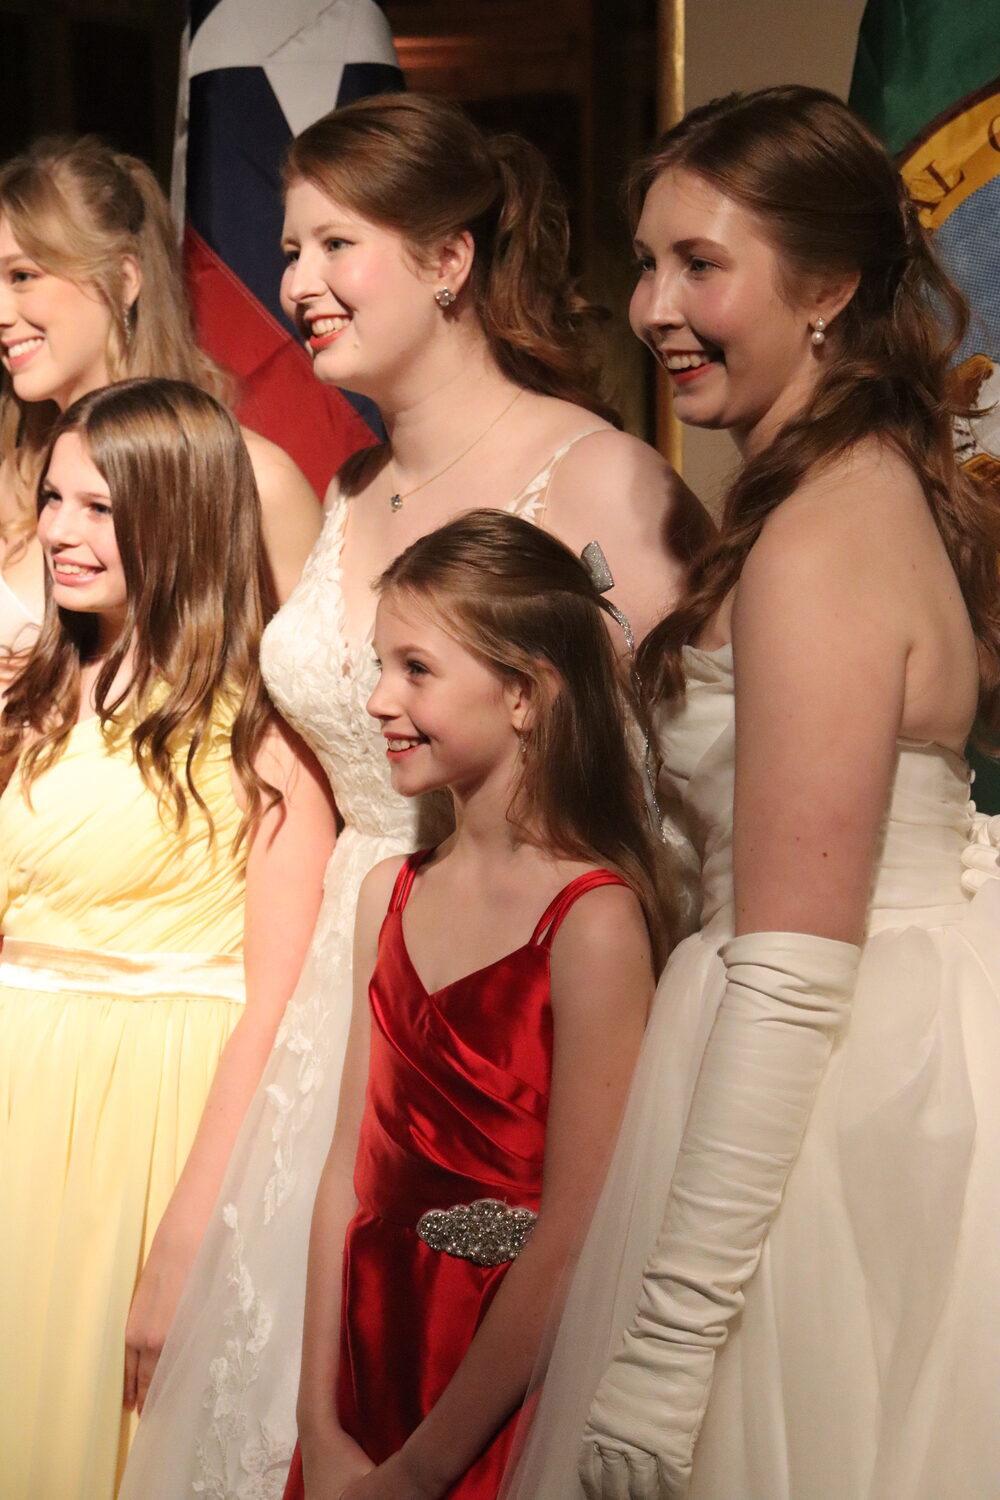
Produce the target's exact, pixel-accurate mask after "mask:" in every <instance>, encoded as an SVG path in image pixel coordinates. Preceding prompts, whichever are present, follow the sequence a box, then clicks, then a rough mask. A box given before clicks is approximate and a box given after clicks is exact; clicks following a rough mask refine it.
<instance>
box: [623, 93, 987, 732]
mask: <svg viewBox="0 0 1000 1500" xmlns="http://www.w3.org/2000/svg"><path fill="white" fill-rule="evenodd" d="M668 168H682V169H684V170H685V171H688V172H692V173H694V174H695V175H696V176H698V177H700V178H702V179H703V180H704V181H705V182H708V183H710V184H711V185H712V186H713V187H715V188H717V189H718V190H719V191H720V192H722V193H724V194H725V195H726V196H727V197H728V198H731V199H732V200H733V201H734V202H736V203H738V204H740V206H741V207H743V208H745V209H747V210H748V211H749V212H750V213H751V214H752V215H753V216H754V218H755V220H756V221H757V224H758V225H759V227H760V231H761V233H762V234H763V235H764V236H765V237H766V239H767V240H768V241H769V243H770V244H771V246H772V248H773V249H774V250H775V252H776V254H777V256H778V260H779V264H780V266H781V268H782V270H783V275H784V281H785V290H787V291H788V292H789V294H792V293H794V291H795V289H796V288H797V287H800V286H801V285H802V284H803V283H805V282H807V281H808V280H809V279H811V278H815V277H816V276H817V275H820V276H822V275H823V274H824V273H826V274H830V273H836V274H839V275H845V274H855V273H856V274H858V276H859V278H860V279H859V282H858V288H857V291H856V292H855V294H854V296H853V297H852V299H851V301H850V302H849V303H848V305H847V307H846V308H845V309H844V310H843V312H841V313H840V314H839V315H838V317H837V319H836V321H835V322H834V323H833V325H832V327H831V328H830V329H829V330H828V331H827V337H826V344H825V346H824V350H823V359H822V360H821V361H820V375H819V380H818V384H817V387H816V390H815V394H814V396H813V398H812V400H811V401H810V403H809V405H808V407H807V408H806V409H805V410H804V411H801V412H800V413H799V414H798V415H797V416H795V417H793V418H792V419H791V420H790V421H788V422H787V423H786V424H785V425H784V426H783V427H782V428H781V429H780V431H779V432H778V433H777V434H776V435H775V437H774V438H773V440H772V441H771V442H770V444H769V445H768V446H767V447H766V448H765V449H764V450H763V451H762V452H760V453H758V454H756V455H755V456H754V457H753V458H752V459H751V460H750V461H749V462H748V463H747V464H746V465H745V466H744V467H743V469H742V470H741V472H740V473H739V474H738V475H737V477H736V479H735V481H734V483H733V484H732V486H731V487H730V489H729V492H728V494H727V495H726V498H725V503H724V510H723V519H722V526H721V530H720V535H719V537H718V539H717V540H716V541H714V542H712V543H710V544H709V545H708V546H707V547H706V548H705V550H704V551H703V552H702V553H701V555H700V557H698V558H697V559H696V560H695V562H694V565H693V567H692V569H691V571H690V574H689V587H688V590H687V593H686V596H685V598H684V599H683V601H682V602H681V604H680V606H679V607H678V608H677V609H675V610H674V611H673V612H672V613H671V614H670V615H668V616H667V617H666V619H665V620H663V621H661V622H660V624H659V625H657V626H656V627H655V628H654V629H653V630H652V632H651V633H650V634H649V635H648V636H647V638H646V640H645V641H644V642H643V644H642V646H641V648H640V651H639V657H638V665H639V671H640V674H641V677H642V680H643V683H644V686H645V689H646V691H647V693H648V694H649V695H650V696H652V697H653V698H670V697H672V696H674V695H677V694H680V693H681V692H682V691H683V676H682V670H681V661H680V652H681V647H682V645H684V643H685V642H689V641H693V640H694V639H695V638H696V637H697V636H698V634H699V632H700V631H701V630H702V629H703V627H704V626H705V625H706V624H707V622H708V621H709V620H710V619H711V618H712V616H713V615H714V614H715V612H716V611H717V610H718V608H719V606H720V605H721V604H722V602H723V600H724V599H725V598H726V596H727V594H728V593H729V592H730V590H731V589H732V588H733V586H734V585H735V584H736V582H737V580H738V578H739V576H740V572H741V570H742V567H743V564H744V562H745V561H746V557H747V554H748V552H749V551H750V549H751V547H752V546H753V545H754V543H755V542H756V540H757V538H758V536H759V535H760V532H761V528H762V526H763V524H764V521H765V520H766V518H767V516H768V515H769V514H770V513H771V511H773V510H774V508H775V507H776V506H778V505H780V504H781V502H782V501H783V500H785V499H786V498H787V497H788V496H789V495H790V494H791V493H792V492H793V490H795V489H796V487H797V486H798V485H799V484H800V483H801V481H802V479H803V478H804V477H805V475H806V474H808V473H809V472H810V471H812V470H814V469H817V468H818V467H820V466H822V465H823V464H825V463H827V462H829V461H830V460H832V459H833V458H835V457H836V456H837V455H838V454H841V453H844V452H846V451H847V450H849V449H850V448H851V447H852V446H853V445H854V444H856V443H859V442H861V441H862V440H863V439H864V438H866V437H869V436H876V437H878V438H879V439H880V440H882V441H884V442H887V443H890V444H892V445H893V446H894V447H895V448H896V449H897V451H898V452H899V453H900V454H901V455H902V456H903V458H904V459H905V460H906V462H907V463H908V464H909V465H910V466H911V467H912V469H913V471H914V473H915V474H916V475H917V478H918V479H919V481H920V484H921V486H922V488H923V491H924V494H925V495H926V497H927V503H928V505H929V506H930V509H931V512H932V514H933V516H934V520H935V522H936V524H937V527H938V530H939V532H940V534H941V537H942V540H943V542H944V545H945V547H946V549H947V551H948V556H949V558H950V559H951V563H952V566H953V568H954V570H955V573H956V575H957V577H958V580H959V584H960V586H961V589H962V593H963V596H964V598H965V603H966V607H967V609H968V611H969V616H970V618H971V621H972V626H973V629H974V631H975V635H976V639H977V642H978V645H979V667H980V700H979V720H978V732H979V733H980V734H981V735H982V737H983V740H984V743H990V744H996V743H998V742H1000V588H998V583H997V566H998V557H1000V506H998V504H997V497H996V494H995V493H991V492H990V491H988V490H986V489H985V488H984V487H982V486H981V485H979V484H978V483H977V482H976V481H975V479H973V478H972V477H971V476H969V475H967V474H965V473H963V472H962V470H961V469H960V468H959V467H958V465H957V463H956V460H955V456H954V449H953V443H952V422H953V419H954V417H955V416H956V415H958V414H962V415H968V413H967V412H960V411H959V409H958V407H957V405H956V403H955V402H954V401H953V399H952V396H951V394H950V385H949V366H950V363H951V359H952V356H953V354H954V352H955V350H956V349H957V347H958V345H959V343H960V342H961V339H962V336H963V334H964V332H965V328H966V324H967V320H968V312H967V308H966V305H965V302H964V299H963V298H962V296H961V294H960V293H959V292H958V290H957V289H956V288H955V287H954V285H953V284H952V283H951V281H950V280H949V279H948V277H947V275H946V274H945V272H944V271H943V270H942V268H941V266H940V265H939V263H938V261H937V259H936V257H935V255H934V252H933V250H932V248H931V245H930V241H929V239H928V237H927V235H926V233H925V232H924V230H923V228H922V227H921V225H920V222H919V219H918V217H917V211H916V209H915V207H914V205H913V204H912V203H911V201H910V199H909V197H908V195H907V192H906V188H905V186H904V184H903V182H902V179H901V178H900V176H899V173H898V172H897V170H896V168H895V166H894V165H893V163H892V161H891V160H890V159H889V157H888V155H887V154H886V152H885V150H884V148H883V146H882V145H881V143H880V142H879V141H878V140H877V139H876V137H875V136H874V135H873V134H872V133H871V132H870V131H869V130H868V129H867V127H866V126H865V125H863V124H862V123H861V121H860V120H858V119H857V117H856V116H855V115H854V114H852V113H851V111H850V110H849V109H848V108H847V107H846V105H844V104H843V103H842V102H841V101H840V100H839V99H837V98H835V97H834V96H833V95H832V94H827V93H824V92H822V91H821V90H818V89H811V88H804V87H799V86H787V87H780V88H769V89H762V90H760V91H758V92H757V93H752V94H745V95H740V94H732V95H730V96H729V97H727V98H725V99H719V100H715V101H714V102H713V103H711V104H706V105H704V106H703V107H701V108H699V109H694V110H691V112H690V113H689V114H688V115H686V116H685V118H684V119H683V120H682V121H681V122H680V124H678V125H677V126H675V127H674V128H673V129H672V130H670V131H668V132H667V134H666V135H665V136H663V138H662V139H661V140H660V142H659V143H658V145H657V146H656V147H655V149H654V150H653V151H652V152H651V153H650V154H649V155H648V156H647V157H645V158H644V159H643V160H641V161H640V162H639V163H638V164H637V165H636V167H635V168H634V170H633V172H632V174H631V178H630V180H629V184H628V197H629V206H630V212H631V216H632V219H633V222H637V221H638V217H639V214H640V212H641V209H642V204H643V201H644V199H645V196H646V193H647V192H648V191H649V188H650V187H651V186H652V184H653V183H654V182H655V180H656V179H657V177H658V176H659V175H660V173H661V172H664V171H666V170H667V169H668Z"/></svg>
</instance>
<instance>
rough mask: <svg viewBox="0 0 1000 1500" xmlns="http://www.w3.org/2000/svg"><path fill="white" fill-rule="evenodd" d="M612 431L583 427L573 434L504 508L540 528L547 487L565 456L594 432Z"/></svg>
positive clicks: (544, 509)
mask: <svg viewBox="0 0 1000 1500" xmlns="http://www.w3.org/2000/svg"><path fill="white" fill-rule="evenodd" d="M613 430H614V429H613V428H608V427H607V426H601V427H585V428H583V430H582V431H580V432H576V433H574V434H573V436H572V437H571V438H567V440H566V442H564V443H562V444H560V446H559V447H558V448H557V449H556V451H555V452H554V453H553V454H552V457H551V458H550V459H549V461H548V463H546V464H545V465H544V467H543V468H541V469H539V471H538V473H537V474H536V475H535V476H534V478H533V479H530V480H529V481H528V483H527V484H526V485H525V486H524V488H523V489H522V490H521V492H520V494H519V495H517V497H516V498H515V499H514V500H513V502H512V503H511V504H510V505H509V506H507V507H506V508H507V509H508V510H509V511H510V513H511V515H514V516H520V517H521V519H522V520H524V521H531V522H532V524H533V525H535V526H541V525H542V523H543V521H544V519H545V511H546V508H547V506H548V503H549V486H550V484H551V483H552V476H553V475H554V474H555V472H556V469H558V467H559V465H560V463H561V462H562V460H563V459H564V458H565V456H566V454H567V453H568V452H569V450H570V449H571V448H575V447H576V444H577V443H580V442H582V441H583V439H584V438H588V437H593V435H594V433H595V432H608V431H613Z"/></svg>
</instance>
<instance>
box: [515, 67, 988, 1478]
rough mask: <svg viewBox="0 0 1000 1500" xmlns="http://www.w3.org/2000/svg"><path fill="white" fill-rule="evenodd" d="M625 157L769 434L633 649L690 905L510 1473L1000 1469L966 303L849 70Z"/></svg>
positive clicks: (677, 338) (982, 581)
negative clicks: (956, 372) (637, 156)
mask: <svg viewBox="0 0 1000 1500" xmlns="http://www.w3.org/2000/svg"><path fill="white" fill-rule="evenodd" d="M634 191H635V210H636V218H637V221H638V222H637V229H636V244H637V250H638V254H639V256H640V267H641V270H640V275H639V282H638V286H637V289H636V292H635V294H634V298H633V303H632V320H633V326H634V327H635V329H636V331H637V332H638V333H639V334H640V335H641V337H643V338H644V339H645V340H646V341H647V342H648V343H649V344H650V346H651V347H652V348H653V349H654V350H655V351H656V353H657V354H658V356H659V357H660V358H661V359H662V360H663V362H664V363H665V364H666V366H667V368H668V369H669V370H670V371H671V375H672V383H673V387H674V395H675V400H676V405H677V410H678V413H679V414H680V415H681V416H682V418H683V419H684V420H686V421H690V422H693V423H698V424H702V425H711V426H716V427H720V426H725V427H727V428H729V429H730V430H731V432H732V433H733V435H734V437H735V439H736V441H737V443H738V445H739V447H740V449H741V452H742V456H743V459H744V467H743V470H742V472H741V473H740V475H739V476H738V477H737V479H736V481H735V483H734V485H733V487H732V489H731V491H730V493H729V495H728V497H727V502H726V510H725V514H724V520H723V530H722V538H721V542H720V543H719V544H718V545H716V546H712V547H710V548H708V549H706V552H705V553H704V554H703V556H702V558H701V559H700V560H699V561H698V562H696V563H695V565H694V567H693V569H692V582H691V590H690V593H689V595H688V596H687V598H686V600H685V601H684V603H683V604H682V606H681V607H680V608H679V609H678V610H677V611H676V612H675V613H674V614H673V615H672V616H671V617H668V618H667V619H666V620H665V621H664V622H663V624H662V625H661V626H660V627H658V628H657V630H656V631H654V632H653V634H652V635H651V636H650V637H649V639H648V640H647V641H646V642H645V643H644V645H643V648H642V650H641V652H640V668H641V670H642V671H643V673H644V676H645V679H646V682H647V685H648V686H649V687H650V689H651V691H652V692H653V693H654V695H655V697H656V698H658V700H659V703H660V716H661V728H662V748H663V760H664V770H665V776H666V779H667V782H668V784H669V785H670V786H671V787H672V789H673V790H674V791H675V792H676V793H677V794H678V795H679V797H680V799H681V801H682V803H683V806H684V809H685V812H686V815H687V821H688V826H689V831H690V835H691V838H692V840H693V843H694V846H695V848H696V850H697V853H698V855H699V856H700V859H701V862H702V876H703V908H702V915H701V930H700V932H698V933H696V934H695V935H694V936H693V937H691V938H689V939H688V940H687V941H686V942H685V943H683V944H682V945H681V946H680V947H679V948H678V949H677V951H676V952H675V954H674V955H673V957H672V959H671V961H670V963H669V964H668V965H667V969H666V971H665V973H664V975H663V978H662V980H661V982H660V986H659V989H658V992H657V998H656V1000H655V1002H654V1007H653V1014H652V1019H651V1022H650V1026H649V1029H648V1032H647V1039H646V1042H645V1044H644V1051H643V1056H642V1058H641V1060H640V1064H639V1069H638V1072H637V1075H636V1081H635V1084H634V1087H633V1093H632V1098H631V1102H630V1105H629V1108H628V1112H627V1115H626V1119H625V1122H624V1125H623V1130H622V1134H621V1138H620V1140H619V1145H618V1149H617V1153H616V1157H615V1161H614V1164H613V1166H612V1169H611V1173H610V1177H609V1180H608V1183H607V1185H606V1188H605V1192H604V1195H603V1197H602V1200H601V1203H600V1205H599V1207H598V1210H597V1213H596V1215H595V1218H594V1221H593V1224H592V1226H591V1230H590V1234H589V1236H588V1239H587V1243H586V1245H585V1247H584V1250H583V1253H582V1256H581V1260H580V1262H579V1265H578V1267H577V1271H576V1275H575V1279H574V1283H573V1286H572V1289H571V1291H570V1294H569V1299H568V1303H567V1307H566V1310H565V1314H564V1317H563V1319H562V1323H561V1327H560V1330H559V1333H558V1335H557V1338H556V1341H555V1346H554V1350H553V1353H552V1357H551V1361H550V1364H549V1368H548V1374H547V1377H546V1383H545V1387H544V1390H543V1392H542V1396H541V1400H540V1403H539V1407H538V1412H537V1417H536V1421H535V1423H534V1426H533V1429H532V1431H531V1433H530V1435H529V1437H528V1439H527V1443H526V1448H525V1451H524V1452H523V1454H522V1460H521V1465H520V1468H519V1470H518V1472H517V1473H516V1474H515V1475H514V1477H513V1478H512V1479H511V1481H510V1482H509V1484H508V1486H507V1487H506V1488H505V1491H504V1495H505V1500H515V1497H516V1500H542V1497H544V1500H582V1497H583V1496H586V1497H587V1500H682V1497H687V1500H942V1497H945V1496H947V1497H951V1496H955V1497H958V1496H961V1497H962V1500H995V1497H996V1496H997V1495H998V1494H1000V1276H998V1270H1000V880H998V879H996V878H990V875H991V874H992V876H993V877H995V876H997V875H998V874H1000V870H998V868H997V862H996V857H995V856H996V851H995V849H992V850H991V849H990V848H989V847H988V843H979V845H978V851H977V850H972V851H971V852H970V847H969V845H968V838H969V833H970V821H971V820H970V812H969V809H968V772H967V768H966V766H965V762H964V760H963V758H962V753H961V752H962V749H963V746H964V744H965V742H966V737H967V735H968V732H969V729H970V726H971V724H972V722H973V719H974V717H975V716H976V715H977V710H978V718H979V724H980V726H981V729H982V731H983V735H984V738H985V739H986V740H987V741H988V742H989V743H992V744H996V743H997V740H998V738H1000V735H998V731H1000V701H998V683H1000V615H998V611H997V566H998V554H1000V525H998V517H997V513H996V501H995V497H993V496H989V495H987V494H986V493H984V492H981V491H979V490H978V489H977V488H976V485H975V484H974V482H973V481H972V480H971V479H970V478H969V477H967V476H965V475H963V474H962V473H961V472H960V471H958V470H957V468H956V464H955V459H954V455H953V451H952V446H951V432H950V412H949V404H948V398H947V395H946V378H947V369H948V355H949V352H950V349H951V348H952V347H954V345H952V344H950V343H949V340H948V336H947V335H948V333H950V332H953V331H954V330H955V329H960V328H961V326H962V323H963V315H964V307H963V305H962V303H961V299H960V298H959V297H958V294H957V293H956V292H955V291H954V289H953V288H952V287H951V286H950V284H949V283H948V282H947V280H946V279H945V277H944V275H943V273H942V272H941V271H940V269H939V267H938V266H937V264H936V262H935V261H934V259H933V256H932V254H931V252H930V249H929V247H928V244H927V241H926V237H925V235H924V232H923V230H922V229H921V226H920V223H919V221H918V218H917V213H916V209H915V208H914V207H913V206H912V205H911V204H910V202H909V200H908V198H907V196H906V193H905V189H904V188H903V186H902V184H901V182H900V180H899V178H898V175H897V174H896V172H895V170H894V168H893V166H892V164H891V163H890V162H889V160H888V159H887V157H886V155H885V153H884V151H883V150H882V148H881V146H880V145H879V144H878V142H877V141H876V140H875V139H874V137H872V136H870V135H869V133H868V132H867V130H866V129H865V128H864V127H863V126H862V125H861V124H860V123H859V122H858V121H856V120H855V119H854V117H853V116H851V115H850V113H849V111H848V110H847V109H846V108H845V106H844V105H843V104H842V103H840V102H839V101H838V100H836V99H834V98H833V97H832V96H830V95H826V94H822V93H819V92H817V91H814V90H809V89H802V88H797V87H788V88H783V89H772V90H764V91H762V92H761V93H759V94H754V95H748V96H746V97H740V96H732V97H731V98H729V99H726V100H721V101H716V102H715V103H714V104H712V105H707V106H705V107H704V108H702V109H699V110H695V111H693V112H692V113H691V114H690V115H689V116H688V117H687V118H686V119H685V120H684V121H682V122H681V124H680V125H679V126H677V127H676V128H675V129H674V130H673V131H672V132H670V133H668V135H667V136H666V137H664V139H663V140H662V141H661V142H660V145H659V147H658V148H657V150H656V151H655V152H654V153H653V154H652V155H651V156H650V157H649V158H648V159H647V160H646V161H644V162H643V163H641V164H640V167H639V169H638V171H637V174H636V177H635V179H634ZM935 310H936V312H937V313H939V314H940V316H941V318H942V322H944V320H945V318H947V320H948V322H949V324H951V325H952V326H951V327H949V328H948V329H947V330H946V329H945V328H944V327H939V326H938V323H937V321H936V312H935ZM997 821H998V820H992V825H993V827H994V828H995V826H996V824H997ZM989 832H990V828H989V827H982V828H980V829H977V830H976V833H977V838H985V839H986V840H988V837H989Z"/></svg>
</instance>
